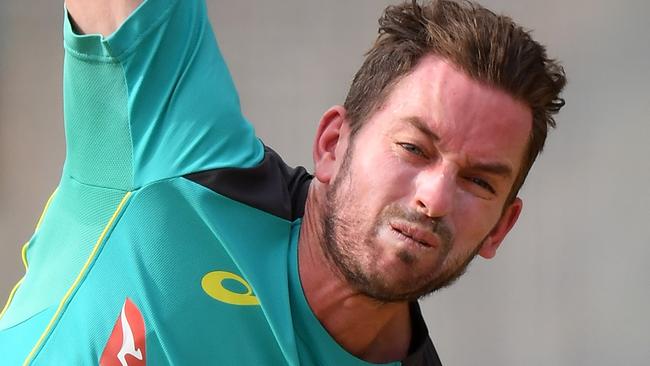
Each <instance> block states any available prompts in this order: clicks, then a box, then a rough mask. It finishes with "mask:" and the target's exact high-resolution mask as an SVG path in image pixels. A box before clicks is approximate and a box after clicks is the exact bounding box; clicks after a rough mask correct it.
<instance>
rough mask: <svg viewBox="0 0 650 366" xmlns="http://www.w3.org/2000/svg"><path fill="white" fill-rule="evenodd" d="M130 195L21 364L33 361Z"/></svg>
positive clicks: (107, 226) (104, 231)
mask: <svg viewBox="0 0 650 366" xmlns="http://www.w3.org/2000/svg"><path fill="white" fill-rule="evenodd" d="M130 196H131V192H126V194H125V195H124V197H123V198H122V201H120V204H119V205H117V209H115V212H114V213H113V216H111V218H110V220H108V223H107V224H106V226H105V227H104V230H103V231H102V233H101V234H100V235H99V238H98V239H97V242H96V243H95V246H94V247H93V250H92V252H90V256H89V257H88V259H87V260H86V263H84V265H83V267H82V268H81V271H79V274H78V275H77V278H76V279H75V280H74V282H73V283H72V285H71V286H70V288H69V289H68V291H66V293H65V295H63V298H62V299H61V302H60V303H59V306H58V308H57V309H56V311H55V312H54V315H53V316H52V319H50V322H49V323H48V324H47V327H45V331H43V334H41V336H40V337H39V339H38V341H36V344H35V345H34V348H32V351H31V352H30V353H29V355H27V358H26V359H25V362H23V366H26V365H29V363H30V362H31V361H33V359H34V357H35V356H36V353H38V351H39V350H40V349H41V347H42V346H43V343H44V341H45V339H46V338H47V337H48V336H49V334H50V332H51V331H52V328H53V327H54V324H55V323H56V322H57V321H58V320H59V318H60V317H61V313H62V311H63V308H64V307H65V306H66V305H67V304H68V300H69V299H70V296H71V295H72V293H73V292H74V291H75V290H76V289H77V287H78V286H79V284H80V283H81V280H82V279H83V278H84V277H85V275H86V273H87V272H88V269H89V268H90V264H91V263H92V262H93V261H94V260H95V257H96V256H97V253H98V252H99V249H100V247H101V244H102V243H103V242H104V238H105V237H106V234H107V233H108V231H109V230H110V228H111V227H112V226H113V222H114V221H115V219H116V218H117V217H118V216H119V214H120V212H121V211H122V208H123V207H124V205H125V204H126V202H127V201H128V200H129V197H130Z"/></svg>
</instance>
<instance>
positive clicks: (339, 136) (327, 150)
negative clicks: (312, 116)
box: [312, 105, 349, 184]
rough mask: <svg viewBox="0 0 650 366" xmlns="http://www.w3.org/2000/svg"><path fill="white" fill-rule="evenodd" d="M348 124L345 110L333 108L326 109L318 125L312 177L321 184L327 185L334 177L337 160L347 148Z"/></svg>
mask: <svg viewBox="0 0 650 366" xmlns="http://www.w3.org/2000/svg"><path fill="white" fill-rule="evenodd" d="M348 132H349V131H348V124H347V120H346V115H345V108H343V107H342V106H338V105H337V106H334V107H331V108H330V109H328V110H327V111H326V112H325V113H324V114H323V116H322V117H321V119H320V122H319V123H318V130H317V131H316V140H315V141H314V147H313V152H312V154H313V159H314V170H315V172H314V175H315V176H316V179H318V180H319V181H320V182H322V183H326V184H327V183H329V182H330V180H332V178H333V177H334V174H335V173H336V167H337V161H336V160H337V158H338V157H342V156H343V153H344V152H345V149H346V148H347V137H348Z"/></svg>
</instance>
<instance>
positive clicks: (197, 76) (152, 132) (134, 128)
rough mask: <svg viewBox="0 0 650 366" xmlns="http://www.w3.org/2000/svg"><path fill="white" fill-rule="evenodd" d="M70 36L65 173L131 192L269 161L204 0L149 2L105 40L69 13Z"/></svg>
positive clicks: (67, 42)
mask: <svg viewBox="0 0 650 366" xmlns="http://www.w3.org/2000/svg"><path fill="white" fill-rule="evenodd" d="M64 42H65V61H64V116H65V125H66V140H67V141H66V143H67V153H66V163H65V168H64V170H65V173H66V174H67V175H69V176H71V177H73V178H75V179H77V180H78V181H80V182H82V183H86V184H92V185H98V186H104V187H111V188H116V189H127V190H131V189H136V188H139V187H141V186H143V185H146V184H148V183H150V182H154V181H158V180H161V179H166V178H170V177H175V176H181V175H185V174H189V173H194V172H199V171H204V170H210V169H217V168H225V167H228V168H232V167H243V168H245V167H251V166H254V165H256V164H257V163H258V162H259V161H260V160H261V159H262V157H263V146H262V144H261V142H259V140H258V139H257V138H256V137H255V132H254V129H253V127H252V126H251V125H250V124H249V123H248V122H247V121H246V119H245V118H244V117H243V115H242V113H241V109H240V105H239V97H238V95H237V91H236V89H235V87H234V85H233V82H232V79H231V77H230V74H229V71H228V68H227V66H226V63H225V61H224V59H223V57H222V55H221V53H220V51H219V48H218V45H217V42H216V39H215V37H214V34H213V31H212V28H211V26H210V24H209V21H208V18H207V14H206V7H205V4H204V1H203V0H179V1H174V0H147V1H145V2H143V3H142V4H141V5H140V6H139V7H138V8H137V9H136V10H135V11H134V12H133V14H131V16H130V17H128V18H127V19H126V20H125V21H124V23H123V24H122V25H121V26H120V27H119V28H118V30H116V31H115V33H113V34H112V35H110V36H109V37H106V38H104V37H102V36H100V35H78V34H76V33H75V32H74V29H73V26H72V23H71V21H70V19H69V17H68V16H67V14H66V18H65V22H64Z"/></svg>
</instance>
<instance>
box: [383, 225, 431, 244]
mask: <svg viewBox="0 0 650 366" xmlns="http://www.w3.org/2000/svg"><path fill="white" fill-rule="evenodd" d="M390 227H391V229H392V230H393V231H394V232H395V233H396V234H397V235H398V236H399V237H401V238H403V239H405V240H408V241H412V242H414V243H416V244H419V245H421V246H424V247H427V248H434V247H436V246H437V240H438V239H437V238H436V235H435V234H434V233H432V232H431V231H430V230H427V229H424V228H421V227H419V226H416V225H412V224H409V223H399V222H394V223H390Z"/></svg>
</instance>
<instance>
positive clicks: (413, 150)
mask: <svg viewBox="0 0 650 366" xmlns="http://www.w3.org/2000/svg"><path fill="white" fill-rule="evenodd" d="M397 145H399V146H400V147H401V148H402V149H404V150H406V151H407V152H408V153H411V154H413V155H417V156H424V152H422V150H421V149H420V148H419V147H417V146H415V145H413V144H409V143H408V142H398V143H397Z"/></svg>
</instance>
